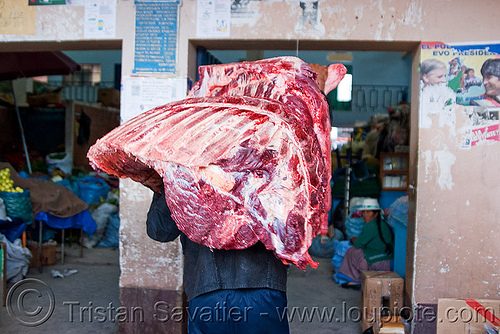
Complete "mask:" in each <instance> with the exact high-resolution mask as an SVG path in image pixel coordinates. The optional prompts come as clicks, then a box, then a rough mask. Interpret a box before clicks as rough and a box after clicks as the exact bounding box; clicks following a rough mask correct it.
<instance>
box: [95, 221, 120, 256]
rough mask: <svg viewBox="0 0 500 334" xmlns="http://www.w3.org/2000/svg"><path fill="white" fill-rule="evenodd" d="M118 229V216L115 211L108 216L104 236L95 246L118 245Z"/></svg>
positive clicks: (116, 246)
mask: <svg viewBox="0 0 500 334" xmlns="http://www.w3.org/2000/svg"><path fill="white" fill-rule="evenodd" d="M119 230H120V216H119V215H118V214H117V213H115V214H114V215H111V216H109V219H108V225H107V226H106V232H105V233H104V237H103V238H102V239H101V241H99V243H98V244H97V247H115V248H118V246H119Z"/></svg>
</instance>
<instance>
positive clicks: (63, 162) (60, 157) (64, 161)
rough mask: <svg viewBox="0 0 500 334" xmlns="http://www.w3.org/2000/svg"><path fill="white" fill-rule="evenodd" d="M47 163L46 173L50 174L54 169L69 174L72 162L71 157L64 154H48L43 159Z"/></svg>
mask: <svg viewBox="0 0 500 334" xmlns="http://www.w3.org/2000/svg"><path fill="white" fill-rule="evenodd" d="M45 161H46V162H47V171H48V172H49V174H52V172H54V170H55V169H56V168H59V169H60V170H62V171H63V172H64V173H65V174H71V169H72V168H73V161H72V160H71V156H70V155H69V154H67V153H65V152H55V153H50V154H48V155H47V156H46V157H45Z"/></svg>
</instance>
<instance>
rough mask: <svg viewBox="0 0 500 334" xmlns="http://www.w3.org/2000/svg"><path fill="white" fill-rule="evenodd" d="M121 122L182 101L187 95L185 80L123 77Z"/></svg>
mask: <svg viewBox="0 0 500 334" xmlns="http://www.w3.org/2000/svg"><path fill="white" fill-rule="evenodd" d="M122 90H123V91H122V94H121V96H122V99H123V100H122V101H121V106H122V107H121V118H122V119H121V121H122V122H126V121H128V120H130V119H132V118H134V117H135V116H137V115H139V114H142V113H143V112H145V111H148V110H151V109H153V108H155V107H158V106H162V105H164V104H167V103H170V102H173V101H178V100H182V99H183V98H185V97H186V94H187V78H152V77H137V76H125V77H124V78H123V85H122Z"/></svg>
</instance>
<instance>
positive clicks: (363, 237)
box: [339, 198, 394, 289]
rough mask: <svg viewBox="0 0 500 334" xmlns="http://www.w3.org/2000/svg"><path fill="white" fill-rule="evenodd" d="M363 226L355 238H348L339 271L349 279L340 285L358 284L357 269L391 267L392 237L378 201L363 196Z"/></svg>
mask: <svg viewBox="0 0 500 334" xmlns="http://www.w3.org/2000/svg"><path fill="white" fill-rule="evenodd" d="M359 210H360V211H362V215H363V219H364V221H365V226H364V227H363V231H362V232H361V234H360V235H359V237H352V238H351V240H350V241H351V243H352V244H353V246H354V247H351V248H349V249H348V250H347V251H346V253H345V256H344V259H343V261H342V264H341V265H340V268H339V273H340V274H341V275H342V277H343V278H345V279H346V280H348V281H349V283H344V284H342V285H341V286H342V287H343V288H355V289H359V288H360V287H361V272H363V271H366V270H376V271H385V270H387V271H388V270H390V269H391V264H390V260H391V259H392V258H393V255H394V254H393V253H394V236H393V234H392V229H391V227H390V226H389V225H388V224H387V222H386V221H385V220H384V219H382V217H381V213H380V210H382V209H381V208H380V206H379V204H378V201H377V200H376V199H374V198H368V199H365V200H364V201H363V203H362V205H361V207H360V208H359Z"/></svg>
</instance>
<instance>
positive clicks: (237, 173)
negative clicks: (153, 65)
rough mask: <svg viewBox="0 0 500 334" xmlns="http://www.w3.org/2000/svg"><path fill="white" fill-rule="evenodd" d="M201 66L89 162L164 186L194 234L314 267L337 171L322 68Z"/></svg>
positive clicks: (181, 222)
mask: <svg viewBox="0 0 500 334" xmlns="http://www.w3.org/2000/svg"><path fill="white" fill-rule="evenodd" d="M254 63H257V64H254ZM266 64H267V65H266ZM239 66H241V67H243V69H240V68H239ZM223 67H226V70H223ZM231 67H232V70H230V68H231ZM245 67H246V69H244V68H245ZM256 68H260V70H259V72H260V73H257V72H256V71H255V69H256ZM200 71H204V73H205V74H203V75H202V77H201V79H200V81H199V82H197V83H196V85H195V86H194V88H193V90H192V92H191V93H190V96H189V97H188V98H186V99H184V100H181V101H178V102H173V103H170V104H167V105H165V106H162V107H158V108H155V109H153V110H150V111H148V112H146V113H144V114H141V115H139V116H137V117H135V118H134V119H132V120H130V121H128V122H126V123H124V124H123V125H121V126H119V127H118V128H116V129H114V130H113V131H111V132H110V133H108V134H107V135H106V136H104V137H103V138H101V139H100V140H98V141H97V142H96V144H95V145H93V146H92V147H91V149H90V150H89V152H88V157H89V160H90V163H91V165H92V166H93V167H94V168H95V169H97V170H102V171H104V172H107V173H109V174H112V175H116V176H118V177H122V178H131V179H133V180H135V181H137V182H141V183H142V184H144V185H146V186H148V187H150V188H151V189H153V190H154V191H157V192H158V191H159V190H160V189H161V187H164V188H165V191H166V194H168V196H167V204H168V206H169V208H170V210H171V211H172V214H173V217H174V220H175V221H176V223H177V225H178V227H179V229H180V230H181V231H183V232H184V233H185V234H186V235H187V236H188V237H189V238H190V239H191V240H193V241H195V242H198V243H200V244H203V245H205V246H207V247H211V248H218V249H242V248H247V247H249V246H251V245H253V244H255V243H256V242H257V241H259V240H260V241H261V242H262V243H264V245H265V246H266V248H267V249H269V250H273V251H274V252H275V254H276V256H277V257H278V258H280V259H281V260H282V261H283V262H284V263H286V264H288V263H293V264H295V265H297V266H298V267H299V268H302V269H304V268H305V267H306V266H307V265H308V264H311V265H312V266H313V267H316V266H317V263H315V262H314V261H313V260H312V259H311V257H310V256H309V254H308V252H307V250H308V248H309V246H310V245H311V242H312V239H313V238H314V237H315V236H316V235H317V234H318V232H320V231H322V227H324V226H325V225H324V222H325V218H326V217H327V211H328V210H329V201H330V183H329V182H330V181H329V180H330V174H331V173H330V154H329V143H330V140H329V119H328V116H327V115H328V112H327V109H326V110H324V108H327V107H326V100H325V98H324V96H323V94H322V93H321V92H320V91H319V89H318V88H317V85H316V84H315V81H314V78H315V73H314V72H312V71H311V70H310V67H309V66H308V65H307V64H305V63H303V62H302V61H300V60H299V59H295V58H291V57H285V58H279V59H271V60H263V61H259V62H253V63H240V64H230V65H224V66H222V67H218V66H212V67H203V68H202V69H201V70H200ZM236 72H237V74H236V75H234V74H235V73H236ZM263 72H266V73H267V74H266V75H263ZM224 73H225V74H224ZM245 78H246V79H245ZM218 80H219V81H218ZM217 82H219V83H217ZM209 92H211V93H209ZM205 95H208V96H205ZM193 96H200V97H193ZM323 114H324V115H323ZM317 123H318V124H317ZM326 152H328V154H326Z"/></svg>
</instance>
